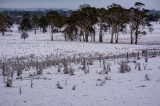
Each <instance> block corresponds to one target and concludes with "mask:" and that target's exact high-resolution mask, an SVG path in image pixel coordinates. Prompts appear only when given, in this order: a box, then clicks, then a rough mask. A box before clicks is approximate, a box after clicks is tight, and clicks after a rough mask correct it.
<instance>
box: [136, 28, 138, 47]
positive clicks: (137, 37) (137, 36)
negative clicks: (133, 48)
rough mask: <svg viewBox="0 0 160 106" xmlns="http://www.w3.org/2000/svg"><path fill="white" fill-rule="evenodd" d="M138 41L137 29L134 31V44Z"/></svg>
mask: <svg viewBox="0 0 160 106" xmlns="http://www.w3.org/2000/svg"><path fill="white" fill-rule="evenodd" d="M137 43H138V30H136V32H135V44H136V45H137Z"/></svg>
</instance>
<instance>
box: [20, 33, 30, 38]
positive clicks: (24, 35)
mask: <svg viewBox="0 0 160 106" xmlns="http://www.w3.org/2000/svg"><path fill="white" fill-rule="evenodd" d="M28 37H29V35H28V33H26V32H22V34H21V39H24V40H25V39H26V38H28Z"/></svg>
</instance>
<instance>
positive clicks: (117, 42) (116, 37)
mask: <svg viewBox="0 0 160 106" xmlns="http://www.w3.org/2000/svg"><path fill="white" fill-rule="evenodd" d="M118 36H119V34H118V33H117V35H116V43H118Z"/></svg>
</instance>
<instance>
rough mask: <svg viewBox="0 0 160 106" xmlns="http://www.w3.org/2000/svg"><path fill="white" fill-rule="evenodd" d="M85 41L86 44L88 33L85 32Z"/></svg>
mask: <svg viewBox="0 0 160 106" xmlns="http://www.w3.org/2000/svg"><path fill="white" fill-rule="evenodd" d="M85 39H86V42H88V32H87V31H86V32H85Z"/></svg>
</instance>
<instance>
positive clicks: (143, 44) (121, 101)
mask: <svg viewBox="0 0 160 106" xmlns="http://www.w3.org/2000/svg"><path fill="white" fill-rule="evenodd" d="M153 24H154V31H153V32H152V33H150V32H148V33H147V35H145V36H142V37H141V38H140V39H139V44H138V45H130V44H129V41H130V39H129V38H130V36H128V35H127V34H125V35H123V34H121V35H120V40H119V41H120V44H110V43H108V42H109V40H110V35H109V34H104V43H98V40H97V42H96V43H92V42H89V43H85V42H75V41H73V42H71V41H64V37H63V35H62V34H61V33H58V34H55V35H54V41H53V42H52V41H50V33H49V32H47V33H45V34H43V33H41V32H39V31H38V32H37V34H36V35H35V34H34V32H28V33H29V35H30V37H29V38H28V39H26V41H24V40H23V39H20V33H18V30H17V25H15V26H14V28H12V30H13V32H7V33H6V35H5V36H1V35H0V60H1V59H2V58H11V57H16V56H18V57H21V56H28V55H31V54H34V55H35V56H37V57H39V58H41V57H42V56H46V55H51V54H54V55H55V56H56V55H60V56H62V57H67V56H73V55H74V56H79V55H84V56H87V55H90V54H92V55H94V54H105V55H110V54H112V55H113V54H115V55H118V54H123V53H125V54H126V53H127V52H130V53H132V52H137V51H139V50H142V49H160V24H155V23H153ZM97 35H98V30H97ZM96 37H97V39H98V36H96ZM122 43H124V44H122ZM132 60H135V61H136V62H137V63H140V65H141V71H138V69H135V65H136V63H131V62H129V63H128V64H129V66H130V67H131V72H127V73H119V62H120V61H122V59H120V58H118V59H115V60H110V59H108V60H105V61H106V65H107V64H109V66H110V67H111V72H109V74H108V77H109V80H105V78H106V76H107V75H106V74H100V73H101V71H102V70H103V63H101V66H100V62H99V61H98V60H95V61H94V62H93V65H88V66H87V68H88V67H89V68H88V69H89V73H87V74H85V73H84V71H83V70H82V65H81V63H72V64H71V67H72V68H73V69H74V75H73V76H70V75H68V74H64V73H63V68H61V72H57V70H58V66H57V65H55V66H52V67H49V68H46V69H44V70H43V74H42V75H40V76H37V77H36V78H35V79H33V88H31V87H30V86H31V80H30V78H29V77H28V76H29V74H30V73H32V74H33V73H34V72H35V71H36V70H35V69H32V68H31V69H30V70H29V71H23V73H22V76H23V80H19V79H16V77H17V76H16V73H15V74H14V78H13V87H11V88H7V87H5V83H4V82H3V76H2V74H1V73H2V70H1V69H0V106H91V105H92V106H160V100H159V98H160V94H159V92H160V57H154V58H149V59H148V62H147V63H146V62H145V59H144V58H141V59H140V60H136V59H135V58H132ZM146 74H147V75H148V76H149V80H146V78H145V76H146ZM57 82H59V83H60V86H61V87H63V89H58V88H57V86H56V84H57ZM101 84H102V86H100V85H101ZM74 87H75V90H73V88H74ZM20 88H21V94H20Z"/></svg>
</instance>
